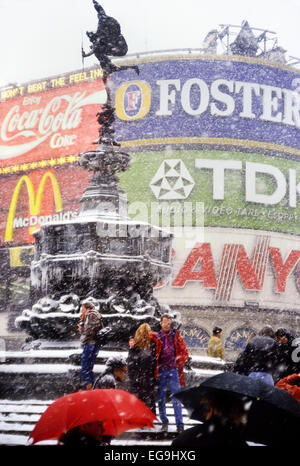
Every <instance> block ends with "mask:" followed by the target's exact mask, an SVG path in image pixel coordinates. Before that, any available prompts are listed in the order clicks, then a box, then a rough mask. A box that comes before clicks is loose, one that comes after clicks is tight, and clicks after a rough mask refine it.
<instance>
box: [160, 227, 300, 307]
mask: <svg viewBox="0 0 300 466" xmlns="http://www.w3.org/2000/svg"><path fill="white" fill-rule="evenodd" d="M173 246H174V255H173V267H172V276H171V277H170V280H169V281H168V282H167V283H163V284H160V286H158V287H156V289H155V295H156V296H157V298H158V299H159V300H160V301H161V302H166V303H168V304H171V305H187V306H199V305H201V306H207V305H212V304H214V305H216V306H220V305H221V306H224V305H225V306H226V305H232V306H236V307H244V305H245V302H252V303H253V302H255V303H257V305H259V307H260V308H267V309H268V308H271V309H278V308H280V309H295V310H298V311H300V304H299V295H300V288H299V283H300V268H299V263H300V242H299V239H298V237H297V236H293V235H287V234H280V233H271V234H270V233H269V232H266V231H261V232H259V233H258V232H255V231H253V230H252V231H251V230H245V229H240V230H239V229H232V228H228V229H225V228H210V227H208V228H206V229H205V233H204V238H203V241H201V242H195V243H194V245H193V247H191V248H187V247H186V243H185V242H184V240H183V239H182V238H181V239H180V238H175V240H174V243H173Z"/></svg>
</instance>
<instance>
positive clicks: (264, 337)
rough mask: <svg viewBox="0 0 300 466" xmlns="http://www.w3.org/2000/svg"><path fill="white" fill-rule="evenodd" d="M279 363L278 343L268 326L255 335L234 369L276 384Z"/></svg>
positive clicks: (270, 383) (242, 373)
mask: <svg viewBox="0 0 300 466" xmlns="http://www.w3.org/2000/svg"><path fill="white" fill-rule="evenodd" d="M277 365H278V343H277V342H276V340H275V333H274V331H273V330H272V328H271V327H269V326H266V327H264V328H263V329H261V330H260V332H259V333H258V335H257V336H255V337H253V338H252V339H251V340H250V341H249V342H248V344H247V345H246V348H245V349H244V351H242V353H240V355H239V356H238V358H237V360H236V362H235V364H234V366H233V371H234V372H237V373H238V374H241V375H247V376H249V377H254V378H259V379H261V380H263V381H264V382H265V383H268V384H269V385H274V378H273V376H274V374H275V373H276V367H277Z"/></svg>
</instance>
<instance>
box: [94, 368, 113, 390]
mask: <svg viewBox="0 0 300 466" xmlns="http://www.w3.org/2000/svg"><path fill="white" fill-rule="evenodd" d="M116 386H117V385H116V379H115V378H114V375H113V373H112V369H111V368H107V369H105V370H104V372H102V373H101V374H100V375H99V376H98V377H97V378H96V380H95V382H94V384H93V388H116Z"/></svg>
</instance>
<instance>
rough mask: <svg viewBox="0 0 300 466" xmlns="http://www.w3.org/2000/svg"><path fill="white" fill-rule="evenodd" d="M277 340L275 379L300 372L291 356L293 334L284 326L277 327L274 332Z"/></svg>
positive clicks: (297, 363)
mask: <svg viewBox="0 0 300 466" xmlns="http://www.w3.org/2000/svg"><path fill="white" fill-rule="evenodd" d="M275 336H276V340H277V342H278V367H277V372H276V381H277V380H280V379H283V378H285V377H287V376H288V375H291V374H294V373H297V372H300V364H299V361H297V360H296V359H295V358H293V352H294V351H295V348H296V347H295V346H293V342H294V340H295V338H296V337H295V336H294V335H293V334H292V332H290V331H288V330H287V329H286V328H282V327H280V328H278V329H277V330H276V332H275Z"/></svg>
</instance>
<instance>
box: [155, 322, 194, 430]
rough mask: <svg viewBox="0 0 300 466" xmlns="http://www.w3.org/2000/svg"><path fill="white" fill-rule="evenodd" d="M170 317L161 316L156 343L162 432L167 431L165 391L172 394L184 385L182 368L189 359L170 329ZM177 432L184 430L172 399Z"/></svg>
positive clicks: (179, 405) (177, 334) (179, 338)
mask: <svg viewBox="0 0 300 466" xmlns="http://www.w3.org/2000/svg"><path fill="white" fill-rule="evenodd" d="M171 324H172V316H171V315H170V314H163V315H162V316H161V320H160V326H161V330H160V331H159V332H158V334H157V337H158V339H157V341H156V348H157V353H156V376H157V377H158V409H159V416H160V419H161V421H162V431H165V432H167V431H168V423H169V421H168V418H167V415H166V391H167V389H169V390H170V392H171V394H174V393H176V392H178V391H179V390H180V387H181V386H184V384H185V377H184V372H183V367H184V365H185V363H186V361H187V359H188V357H189V353H188V350H187V347H186V345H185V342H184V339H183V338H182V336H181V335H180V332H179V330H174V329H172V328H171ZM172 404H173V409H174V415H175V420H176V426H177V432H182V431H183V430H184V425H183V419H182V407H181V404H180V402H179V401H178V400H177V398H175V397H172Z"/></svg>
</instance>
